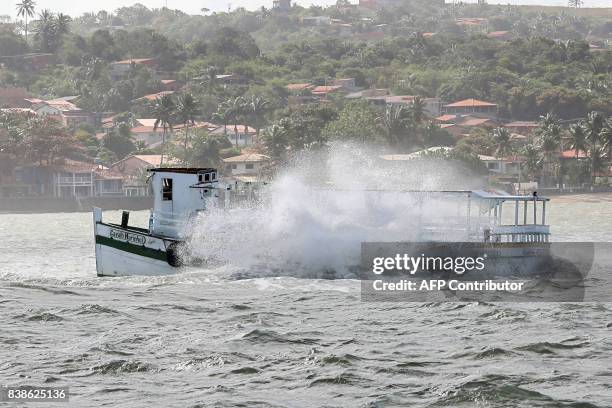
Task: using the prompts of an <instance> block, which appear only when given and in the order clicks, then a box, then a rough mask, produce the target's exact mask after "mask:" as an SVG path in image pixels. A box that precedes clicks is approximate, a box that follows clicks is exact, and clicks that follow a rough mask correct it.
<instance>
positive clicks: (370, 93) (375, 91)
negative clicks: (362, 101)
mask: <svg viewBox="0 0 612 408" xmlns="http://www.w3.org/2000/svg"><path fill="white" fill-rule="evenodd" d="M387 95H389V90H388V89H387V88H368V89H364V90H362V91H356V92H351V93H349V94H348V95H346V98H347V99H359V98H374V97H381V96H387Z"/></svg>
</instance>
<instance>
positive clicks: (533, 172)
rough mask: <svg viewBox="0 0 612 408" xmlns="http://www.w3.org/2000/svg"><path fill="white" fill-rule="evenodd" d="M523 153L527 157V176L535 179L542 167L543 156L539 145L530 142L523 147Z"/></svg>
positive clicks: (525, 166) (525, 165) (525, 167)
mask: <svg viewBox="0 0 612 408" xmlns="http://www.w3.org/2000/svg"><path fill="white" fill-rule="evenodd" d="M521 153H522V155H523V156H524V157H525V164H524V169H525V172H526V174H527V176H528V177H529V178H532V179H535V178H536V176H537V174H538V173H539V171H540V169H541V168H542V156H541V151H540V149H539V147H538V146H536V145H534V144H528V145H526V146H525V147H523V149H522V152H521Z"/></svg>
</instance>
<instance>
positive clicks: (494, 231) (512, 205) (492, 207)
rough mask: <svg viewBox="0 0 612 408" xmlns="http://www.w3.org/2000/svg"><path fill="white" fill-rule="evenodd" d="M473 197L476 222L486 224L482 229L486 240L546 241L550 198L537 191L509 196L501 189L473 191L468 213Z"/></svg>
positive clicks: (548, 230) (548, 228)
mask: <svg viewBox="0 0 612 408" xmlns="http://www.w3.org/2000/svg"><path fill="white" fill-rule="evenodd" d="M472 200H474V203H475V205H476V206H477V213H476V214H477V215H476V218H477V224H478V225H481V226H482V225H485V227H484V228H482V233H483V240H484V241H485V242H548V241H549V236H550V226H549V225H548V224H546V203H547V202H548V201H550V199H549V198H546V197H540V196H538V194H537V193H536V192H534V193H533V194H532V195H509V194H507V193H506V192H504V191H501V190H475V191H472V192H470V193H468V215H471V214H470V212H469V209H470V207H471V202H472ZM483 219H484V220H483ZM483 221H484V222H483ZM471 224H472V223H471V222H470V225H471Z"/></svg>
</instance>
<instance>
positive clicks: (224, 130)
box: [210, 125, 257, 146]
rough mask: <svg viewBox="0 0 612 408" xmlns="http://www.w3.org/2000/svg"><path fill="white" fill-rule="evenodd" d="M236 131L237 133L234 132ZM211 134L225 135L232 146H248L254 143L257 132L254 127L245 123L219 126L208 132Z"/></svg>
mask: <svg viewBox="0 0 612 408" xmlns="http://www.w3.org/2000/svg"><path fill="white" fill-rule="evenodd" d="M236 132H237V133H236ZM210 134H211V135H222V134H226V135H227V140H229V141H230V142H231V143H232V144H233V145H234V146H250V145H252V144H254V143H255V136H256V135H257V132H256V131H255V129H254V128H252V127H250V126H247V125H227V126H226V127H225V126H219V127H218V128H216V129H214V130H212V131H211V132H210Z"/></svg>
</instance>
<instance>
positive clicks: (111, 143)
mask: <svg viewBox="0 0 612 408" xmlns="http://www.w3.org/2000/svg"><path fill="white" fill-rule="evenodd" d="M102 143H103V147H105V148H107V149H108V150H110V151H111V152H113V153H115V155H116V156H117V158H118V159H123V158H124V157H125V156H127V155H128V154H130V153H132V152H133V151H134V150H136V146H135V145H134V142H133V141H132V134H131V132H130V127H129V126H128V124H127V123H118V124H116V125H115V126H114V128H113V130H112V131H111V132H109V133H107V134H106V135H105V136H104V138H103V139H102Z"/></svg>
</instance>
